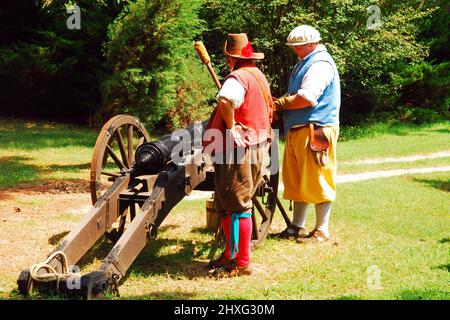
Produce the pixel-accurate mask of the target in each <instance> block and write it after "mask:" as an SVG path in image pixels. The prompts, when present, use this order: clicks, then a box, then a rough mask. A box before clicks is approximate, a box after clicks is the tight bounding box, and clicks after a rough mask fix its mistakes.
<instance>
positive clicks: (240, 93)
mask: <svg viewBox="0 0 450 320" xmlns="http://www.w3.org/2000/svg"><path fill="white" fill-rule="evenodd" d="M245 95H246V90H245V88H244V87H243V86H242V84H240V83H239V81H237V80H236V78H233V77H229V78H228V79H227V80H226V81H225V82H224V84H223V85H222V89H220V91H219V93H218V94H217V96H216V100H217V101H219V98H225V99H227V100H228V101H230V102H231V105H232V106H233V108H234V109H237V108H239V107H240V106H241V105H242V104H243V103H244V99H245Z"/></svg>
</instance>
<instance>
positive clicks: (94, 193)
mask: <svg viewBox="0 0 450 320" xmlns="http://www.w3.org/2000/svg"><path fill="white" fill-rule="evenodd" d="M148 141H150V136H149V135H148V133H147V130H146V129H145V128H144V126H143V125H142V123H141V122H140V121H139V120H138V119H136V118H134V117H133V116H129V115H117V116H115V117H113V118H111V119H110V120H109V121H108V122H107V123H105V125H104V126H103V128H102V130H101V131H100V134H99V136H98V137H97V141H96V142H95V147H94V155H93V158H92V162H91V176H90V184H89V185H90V190H91V200H92V204H95V203H96V202H97V200H98V198H99V197H100V196H101V195H102V194H103V193H104V192H105V191H106V189H107V188H108V187H109V186H111V184H112V182H114V180H115V179H116V178H117V177H119V176H120V175H121V174H122V173H123V172H124V171H125V170H127V169H130V168H131V166H132V165H133V163H134V153H135V150H136V149H137V147H138V146H140V145H141V144H142V143H144V142H148Z"/></svg>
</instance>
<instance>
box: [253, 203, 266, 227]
mask: <svg viewBox="0 0 450 320" xmlns="http://www.w3.org/2000/svg"><path fill="white" fill-rule="evenodd" d="M253 204H254V205H255V207H256V209H258V212H259V214H260V215H261V217H262V220H263V222H264V221H266V220H267V219H268V217H267V214H266V209H265V208H264V207H263V206H262V205H261V203H260V202H259V200H258V198H254V199H253ZM253 214H254V213H253Z"/></svg>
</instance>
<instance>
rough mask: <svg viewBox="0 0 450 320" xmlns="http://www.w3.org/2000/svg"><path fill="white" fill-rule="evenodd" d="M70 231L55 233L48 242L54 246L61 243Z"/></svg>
mask: <svg viewBox="0 0 450 320" xmlns="http://www.w3.org/2000/svg"><path fill="white" fill-rule="evenodd" d="M69 232H70V231H63V232H60V233H55V234H54V235H52V236H51V237H50V238H48V244H51V245H52V246H56V245H58V244H59V243H60V241H61V240H62V239H63V238H64V237H65V236H67V235H68V234H69Z"/></svg>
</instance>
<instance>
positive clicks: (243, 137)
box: [229, 124, 253, 148]
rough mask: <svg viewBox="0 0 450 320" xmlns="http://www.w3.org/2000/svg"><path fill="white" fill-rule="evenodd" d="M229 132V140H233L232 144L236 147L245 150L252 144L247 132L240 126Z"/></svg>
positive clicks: (235, 126)
mask: <svg viewBox="0 0 450 320" xmlns="http://www.w3.org/2000/svg"><path fill="white" fill-rule="evenodd" d="M229 130H230V134H231V138H232V139H233V141H234V143H236V146H238V147H242V148H246V147H248V146H249V145H250V144H251V143H252V142H253V139H252V137H250V135H249V134H248V132H247V133H246V132H245V130H244V129H243V128H242V126H241V125H239V124H237V125H234V126H233V127H232V128H231V129H229Z"/></svg>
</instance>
